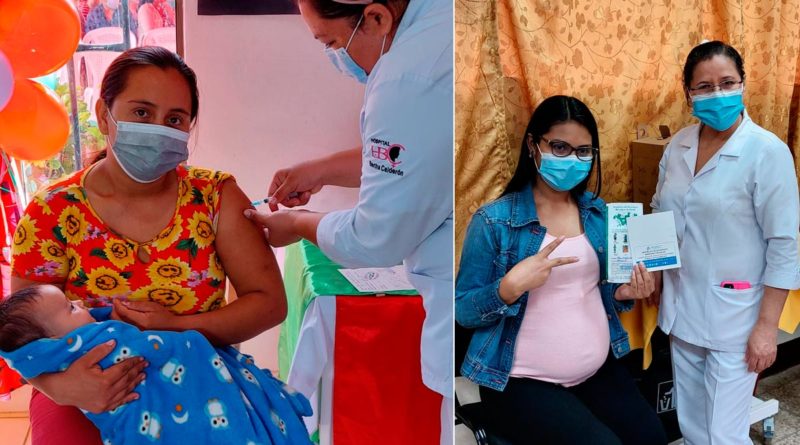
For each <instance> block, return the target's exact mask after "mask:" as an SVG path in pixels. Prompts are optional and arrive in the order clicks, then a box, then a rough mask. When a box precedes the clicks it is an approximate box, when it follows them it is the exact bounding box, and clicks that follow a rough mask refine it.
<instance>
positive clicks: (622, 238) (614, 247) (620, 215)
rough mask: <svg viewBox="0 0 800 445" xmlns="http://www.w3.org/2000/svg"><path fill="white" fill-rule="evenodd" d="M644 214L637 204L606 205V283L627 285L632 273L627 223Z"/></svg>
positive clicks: (639, 204) (640, 206)
mask: <svg viewBox="0 0 800 445" xmlns="http://www.w3.org/2000/svg"><path fill="white" fill-rule="evenodd" d="M642 213H644V210H643V206H642V204H641V203H637V202H616V203H611V204H608V221H607V224H606V227H607V236H608V262H607V269H608V270H607V272H608V274H607V281H608V282H609V283H628V282H630V281H631V272H632V271H633V257H632V256H631V243H630V240H629V239H628V222H629V221H630V220H631V219H632V218H635V217H637V216H640V215H641V214H642Z"/></svg>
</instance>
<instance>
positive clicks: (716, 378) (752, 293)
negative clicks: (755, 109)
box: [652, 41, 800, 445]
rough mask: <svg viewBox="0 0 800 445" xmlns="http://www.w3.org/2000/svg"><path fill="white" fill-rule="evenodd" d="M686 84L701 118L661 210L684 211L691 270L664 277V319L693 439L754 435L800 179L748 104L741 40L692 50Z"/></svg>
mask: <svg viewBox="0 0 800 445" xmlns="http://www.w3.org/2000/svg"><path fill="white" fill-rule="evenodd" d="M683 83H684V90H685V93H686V97H687V100H688V101H689V103H690V104H691V106H692V110H693V113H692V114H693V115H694V116H696V117H697V118H698V119H700V122H701V123H700V124H697V125H693V126H690V127H687V128H684V129H683V130H681V131H680V132H678V133H677V134H676V135H675V136H674V137H673V138H672V141H670V143H669V145H668V146H667V148H666V150H665V151H664V156H663V157H662V159H661V162H660V164H659V178H658V186H657V189H656V194H655V195H654V196H653V202H652V207H653V209H654V211H662V212H663V211H667V210H672V211H673V212H674V213H675V226H676V229H677V232H678V242H679V245H680V255H681V262H682V267H681V268H680V269H673V270H669V271H665V272H664V274H663V291H662V294H661V306H660V313H659V320H658V323H659V326H660V327H661V329H662V330H663V331H664V332H666V333H668V334H670V337H671V339H672V342H671V344H672V360H673V371H674V374H675V375H674V378H675V388H676V403H677V409H678V420H679V422H680V428H681V432H682V433H683V436H684V439H685V443H686V444H687V445H699V444H715V445H717V444H718V445H736V444H749V443H751V441H750V439H749V435H748V432H749V412H750V399H751V396H752V393H753V388H754V386H755V382H756V376H757V375H758V373H759V372H761V371H763V370H764V369H766V368H767V367H769V366H770V365H772V363H773V362H774V361H775V355H776V351H777V329H778V328H777V326H778V319H779V317H780V313H781V310H782V308H783V304H784V302H785V301H786V296H787V294H788V289H794V288H796V287H797V283H798V262H797V232H798V226H799V225H800V216H799V215H800V206H799V205H798V190H797V178H796V177H795V170H794V162H793V161H792V156H791V154H790V152H789V148H788V147H787V146H786V144H785V143H783V142H782V141H781V140H780V139H778V137H776V136H775V135H774V134H772V133H770V132H769V131H767V130H765V129H763V128H761V127H759V126H758V125H757V124H756V123H755V122H753V121H752V120H751V119H750V117H749V116H748V115H747V112H746V111H745V110H744V104H743V102H742V93H743V91H744V87H745V73H744V65H743V62H742V58H741V56H740V55H739V53H738V52H737V51H736V50H735V49H734V48H732V47H731V46H729V45H726V44H724V43H722V42H718V41H714V42H707V43H703V44H701V45H699V46H697V47H695V48H694V49H692V51H691V52H690V53H689V56H688V57H687V60H686V65H685V66H684V71H683Z"/></svg>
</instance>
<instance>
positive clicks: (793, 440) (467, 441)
mask: <svg viewBox="0 0 800 445" xmlns="http://www.w3.org/2000/svg"><path fill="white" fill-rule="evenodd" d="M456 388H457V389H458V390H459V398H461V394H462V393H461V388H459V385H458V384H456ZM470 396H472V394H467V399H468V400H466V402H467V403H468V402H469V401H471V400H475V399H472V398H471V397H470ZM756 396H757V397H759V398H760V399H762V400H767V399H777V400H778V402H779V403H780V411H779V412H778V415H777V416H776V417H775V437H774V438H773V441H772V445H800V365H798V366H795V367H793V368H790V369H787V370H786V371H783V372H781V373H779V374H776V375H774V376H771V377H767V378H765V379H763V380H761V381H760V382H759V383H758V390H757V392H756ZM750 437H751V438H752V439H753V443H754V444H756V445H761V444H763V443H764V442H763V441H762V436H761V423H758V424H755V425H753V428H751V429H750ZM455 443H456V445H475V443H476V442H475V438H474V436H473V435H472V432H471V431H470V430H468V429H467V428H466V427H465V426H464V425H458V426H457V427H456V430H455Z"/></svg>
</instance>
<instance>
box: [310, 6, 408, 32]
mask: <svg viewBox="0 0 800 445" xmlns="http://www.w3.org/2000/svg"><path fill="white" fill-rule="evenodd" d="M294 2H295V4H299V3H300V2H306V3H308V4H309V5H311V6H312V7H313V8H314V10H315V11H317V14H319V15H320V17H322V18H324V19H340V18H348V19H350V22H351V24H352V25H353V26H355V24H356V22H358V19H359V18H360V17H361V15H362V14H364V8H366V7H367V6H369V5H351V4H346V3H338V2H336V1H335V0H294ZM408 2H409V0H373V2H372V3H378V4H381V5H386V6H390V5H391V4H393V3H400V4H403V11H405V5H407V4H408ZM401 17H402V15H401ZM396 20H397V21H398V22H399V21H400V17H398V18H397V19H396Z"/></svg>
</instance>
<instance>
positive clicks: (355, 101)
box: [183, 0, 363, 369]
mask: <svg viewBox="0 0 800 445" xmlns="http://www.w3.org/2000/svg"><path fill="white" fill-rule="evenodd" d="M183 14H184V15H183V17H184V51H185V54H184V56H185V58H186V61H187V63H188V64H189V66H191V67H192V68H193V69H194V70H195V71H196V72H197V76H198V82H199V88H200V114H199V119H198V125H197V128H196V129H195V135H194V136H195V138H194V143H193V145H190V147H193V148H192V153H191V156H190V158H189V162H190V163H191V164H193V165H197V166H203V167H209V168H214V169H218V170H224V171H228V172H231V173H233V174H234V175H235V176H236V178H237V182H238V183H239V185H240V186H241V187H242V189H243V190H244V192H245V193H246V194H247V195H248V196H250V197H251V198H252V199H258V198H263V197H265V196H266V192H267V187H268V185H269V181H270V179H271V178H272V174H273V173H274V172H275V171H276V170H278V169H279V168H282V167H286V166H289V165H292V164H294V163H297V162H300V161H303V160H306V159H309V158H313V157H317V156H320V155H323V154H326V153H330V152H332V151H337V150H340V149H344V148H352V147H355V146H357V145H358V144H359V143H360V142H359V132H358V117H359V112H360V109H361V103H362V98H363V88H362V87H361V86H360V85H358V84H357V83H355V82H353V81H351V80H348V79H347V78H345V77H343V76H341V75H339V74H338V73H337V72H336V70H335V69H334V68H333V66H332V65H331V64H330V62H329V61H328V60H327V58H326V57H325V55H324V54H323V52H322V44H320V43H319V42H317V41H316V40H314V38H313V37H312V35H311V33H310V32H309V31H308V29H307V28H306V26H305V24H304V23H303V21H302V19H301V18H300V16H299V15H293V16H265V15H261V16H198V15H197V0H186V1H185V2H184V11H183ZM356 198H357V190H354V189H342V188H333V187H331V188H328V189H323V191H322V192H320V193H319V194H317V195H315V196H314V197H313V198H312V201H311V204H310V205H309V206H308V208H310V209H312V210H323V211H325V210H332V209H341V208H347V207H350V206H352V204H353V203H354V202H355V201H356ZM264 209H266V207H265V208H264ZM281 253H282V252H278V254H279V261H281V263H282V260H281V258H282V255H281ZM243 260H246V259H243ZM277 341H278V328H275V329H272V330H270V331H268V332H266V333H264V334H262V335H261V336H259V337H257V338H256V339H254V340H251V341H250V342H246V343H245V344H244V345H243V350H244V351H245V352H247V353H249V354H252V355H254V356H255V357H256V360H257V362H258V364H259V366H261V367H268V368H270V369H277V367H278V365H277V357H278V354H277Z"/></svg>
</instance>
